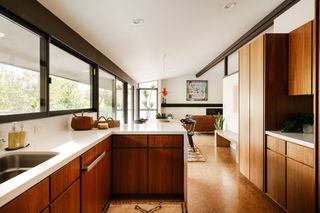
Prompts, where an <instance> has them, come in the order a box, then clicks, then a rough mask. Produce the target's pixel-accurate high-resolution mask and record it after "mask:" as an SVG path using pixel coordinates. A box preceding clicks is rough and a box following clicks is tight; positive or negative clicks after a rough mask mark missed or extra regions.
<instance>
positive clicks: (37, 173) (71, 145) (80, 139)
mask: <svg viewBox="0 0 320 213" xmlns="http://www.w3.org/2000/svg"><path fill="white" fill-rule="evenodd" d="M113 134H117V135H121V134H184V135H185V137H184V138H186V130H185V129H184V128H183V127H182V126H181V124H180V122H179V121H175V120H170V122H168V123H167V122H161V121H150V122H148V123H146V124H125V125H122V126H120V127H119V128H112V129H107V130H97V129H93V130H88V131H73V130H71V131H67V130H65V131H61V132H58V133H57V132H55V133H52V135H47V136H46V137H45V138H42V139H39V140H37V141H29V142H30V146H29V147H26V148H23V149H20V150H17V151H10V152H6V151H0V157H1V156H5V155H8V154H12V153H21V152H28V153H29V152H38V151H40V152H58V153H59V154H58V155H56V156H55V157H53V158H51V159H49V160H48V161H45V162H43V163H41V164H39V165H38V166H36V167H34V168H32V169H30V170H28V171H26V172H24V173H22V174H20V175H18V176H16V177H14V178H11V179H10V180H8V181H6V182H4V183H2V184H0V207H1V206H3V205H5V204H6V203H8V202H9V201H11V200H12V199H14V198H15V197H17V196H18V195H20V194H21V193H23V192H24V191H26V190H28V189H29V188H31V187H32V186H34V185H35V184H37V183H38V182H40V181H41V180H43V179H44V178H46V177H48V176H49V175H51V174H52V173H53V172H55V171H57V170H58V169H59V168H61V167H62V166H64V165H66V164H67V163H68V162H70V161H71V160H72V159H74V158H76V157H78V156H80V155H81V154H83V153H84V152H86V151H87V150H89V149H90V148H92V147H93V146H95V145H96V144H97V143H99V142H101V141H102V140H104V139H105V138H107V137H109V136H110V135H113ZM185 140H186V139H185Z"/></svg>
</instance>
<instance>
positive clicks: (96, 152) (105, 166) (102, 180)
mask: <svg viewBox="0 0 320 213" xmlns="http://www.w3.org/2000/svg"><path fill="white" fill-rule="evenodd" d="M110 143H111V141H110V138H108V139H106V140H105V141H103V142H101V143H100V144H97V145H96V146H95V147H93V148H92V149H90V150H89V151H87V152H86V153H84V154H83V155H82V156H81V161H82V169H83V171H82V173H81V178H82V180H81V210H82V212H101V211H102V210H103V208H104V206H105V204H106V203H107V201H108V198H109V195H110V179H109V180H108V178H110V156H111V153H110V152H111V150H110V145H109V144H110ZM95 162H96V163H95ZM90 165H94V166H93V167H91V169H90V170H84V168H85V167H88V166H90Z"/></svg>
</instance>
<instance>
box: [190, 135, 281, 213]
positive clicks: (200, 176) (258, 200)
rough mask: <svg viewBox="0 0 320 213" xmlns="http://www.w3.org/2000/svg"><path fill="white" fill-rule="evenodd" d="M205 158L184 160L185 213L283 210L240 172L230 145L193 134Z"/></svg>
mask: <svg viewBox="0 0 320 213" xmlns="http://www.w3.org/2000/svg"><path fill="white" fill-rule="evenodd" d="M194 142H195V144H196V145H197V146H198V147H199V149H200V150H201V152H202V154H203V155H204V157H205V158H206V159H207V162H204V163H203V162H192V163H188V212H189V213H211V212H212V213H220V212H221V213H224V212H226V213H233V212H239V213H240V212H245V213H251V212H253V213H259V212H261V213H264V212H283V211H282V210H281V209H280V208H279V207H278V206H276V205H275V204H274V203H273V202H272V201H270V200H269V199H268V198H267V197H266V196H265V195H264V194H263V193H262V192H260V191H258V189H256V188H255V187H254V186H253V185H252V184H251V183H250V182H249V181H248V180H247V179H246V178H245V177H244V176H243V175H241V173H240V172H239V169H238V166H237V164H236V163H235V161H234V160H233V158H232V156H231V150H230V148H223V147H215V146H214V136H213V135H205V134H201V135H195V136H194Z"/></svg>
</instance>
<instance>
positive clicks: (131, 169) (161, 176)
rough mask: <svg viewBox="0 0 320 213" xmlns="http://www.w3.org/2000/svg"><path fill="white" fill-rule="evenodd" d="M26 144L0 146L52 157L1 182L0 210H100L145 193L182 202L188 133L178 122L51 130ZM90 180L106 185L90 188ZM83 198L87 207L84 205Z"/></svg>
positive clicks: (149, 195)
mask: <svg viewBox="0 0 320 213" xmlns="http://www.w3.org/2000/svg"><path fill="white" fill-rule="evenodd" d="M30 144H31V145H30V146H29V147H27V148H24V149H21V150H18V151H11V152H6V151H1V152H0V159H1V158H2V157H5V156H7V155H15V154H41V153H45V154H46V153H51V154H55V156H54V157H52V158H50V159H49V160H46V161H44V162H43V163H41V164H39V165H37V166H35V167H33V168H30V169H29V170H28V171H25V172H23V173H21V174H19V175H17V176H15V177H13V178H11V179H9V180H7V181H5V182H3V183H1V184H0V206H1V207H0V212H8V211H11V210H15V211H16V210H21V208H23V209H27V210H28V212H32V211H37V212H40V211H44V210H49V209H50V212H58V211H59V210H61V208H62V209H66V208H76V209H80V208H82V210H83V212H86V209H87V210H88V211H89V210H90V209H96V210H97V211H101V210H102V209H101V208H103V207H104V205H105V204H106V203H107V202H108V200H109V199H110V198H113V197H130V198H134V199H141V198H143V197H145V196H146V195H147V196H148V197H149V198H150V197H154V198H159V197H161V198H164V199H167V198H169V199H173V198H174V199H176V200H181V201H186V194H187V188H186V187H187V185H186V180H187V176H186V174H187V171H186V169H187V166H186V161H187V137H186V130H185V129H184V128H183V127H182V126H181V124H180V123H179V122H178V121H175V120H170V122H162V121H161V120H160V121H149V122H147V123H145V124H125V125H121V126H120V127H119V128H112V129H108V130H88V131H73V130H65V131H63V132H52V135H48V136H47V137H46V138H43V139H39V140H35V141H30ZM129 177H130V178H129ZM92 181H97V182H101V184H104V185H99V184H96V185H98V186H99V187H98V188H94V185H95V184H92ZM102 186H104V187H103V188H102ZM29 191H32V193H33V195H35V194H34V193H35V192H36V195H35V196H32V200H27V199H28V198H29V199H30V197H28V196H29V195H28V192H29ZM92 199H96V202H92ZM70 200H72V201H70ZM21 203H24V204H23V205H20V204H21ZM86 203H89V204H90V205H91V206H88V205H87V208H84V207H85V204H86ZM81 205H82V207H81ZM72 206H73V207H72Z"/></svg>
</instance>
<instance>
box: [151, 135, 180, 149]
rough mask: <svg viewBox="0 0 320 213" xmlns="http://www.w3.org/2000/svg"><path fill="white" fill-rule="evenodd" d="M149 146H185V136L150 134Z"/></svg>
mask: <svg viewBox="0 0 320 213" xmlns="http://www.w3.org/2000/svg"><path fill="white" fill-rule="evenodd" d="M148 140H149V145H148V146H149V147H151V148H152V147H157V148H159V147H161V148H165V147H173V148H175V147H176V148H182V147H183V136H182V135H149V136H148Z"/></svg>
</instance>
